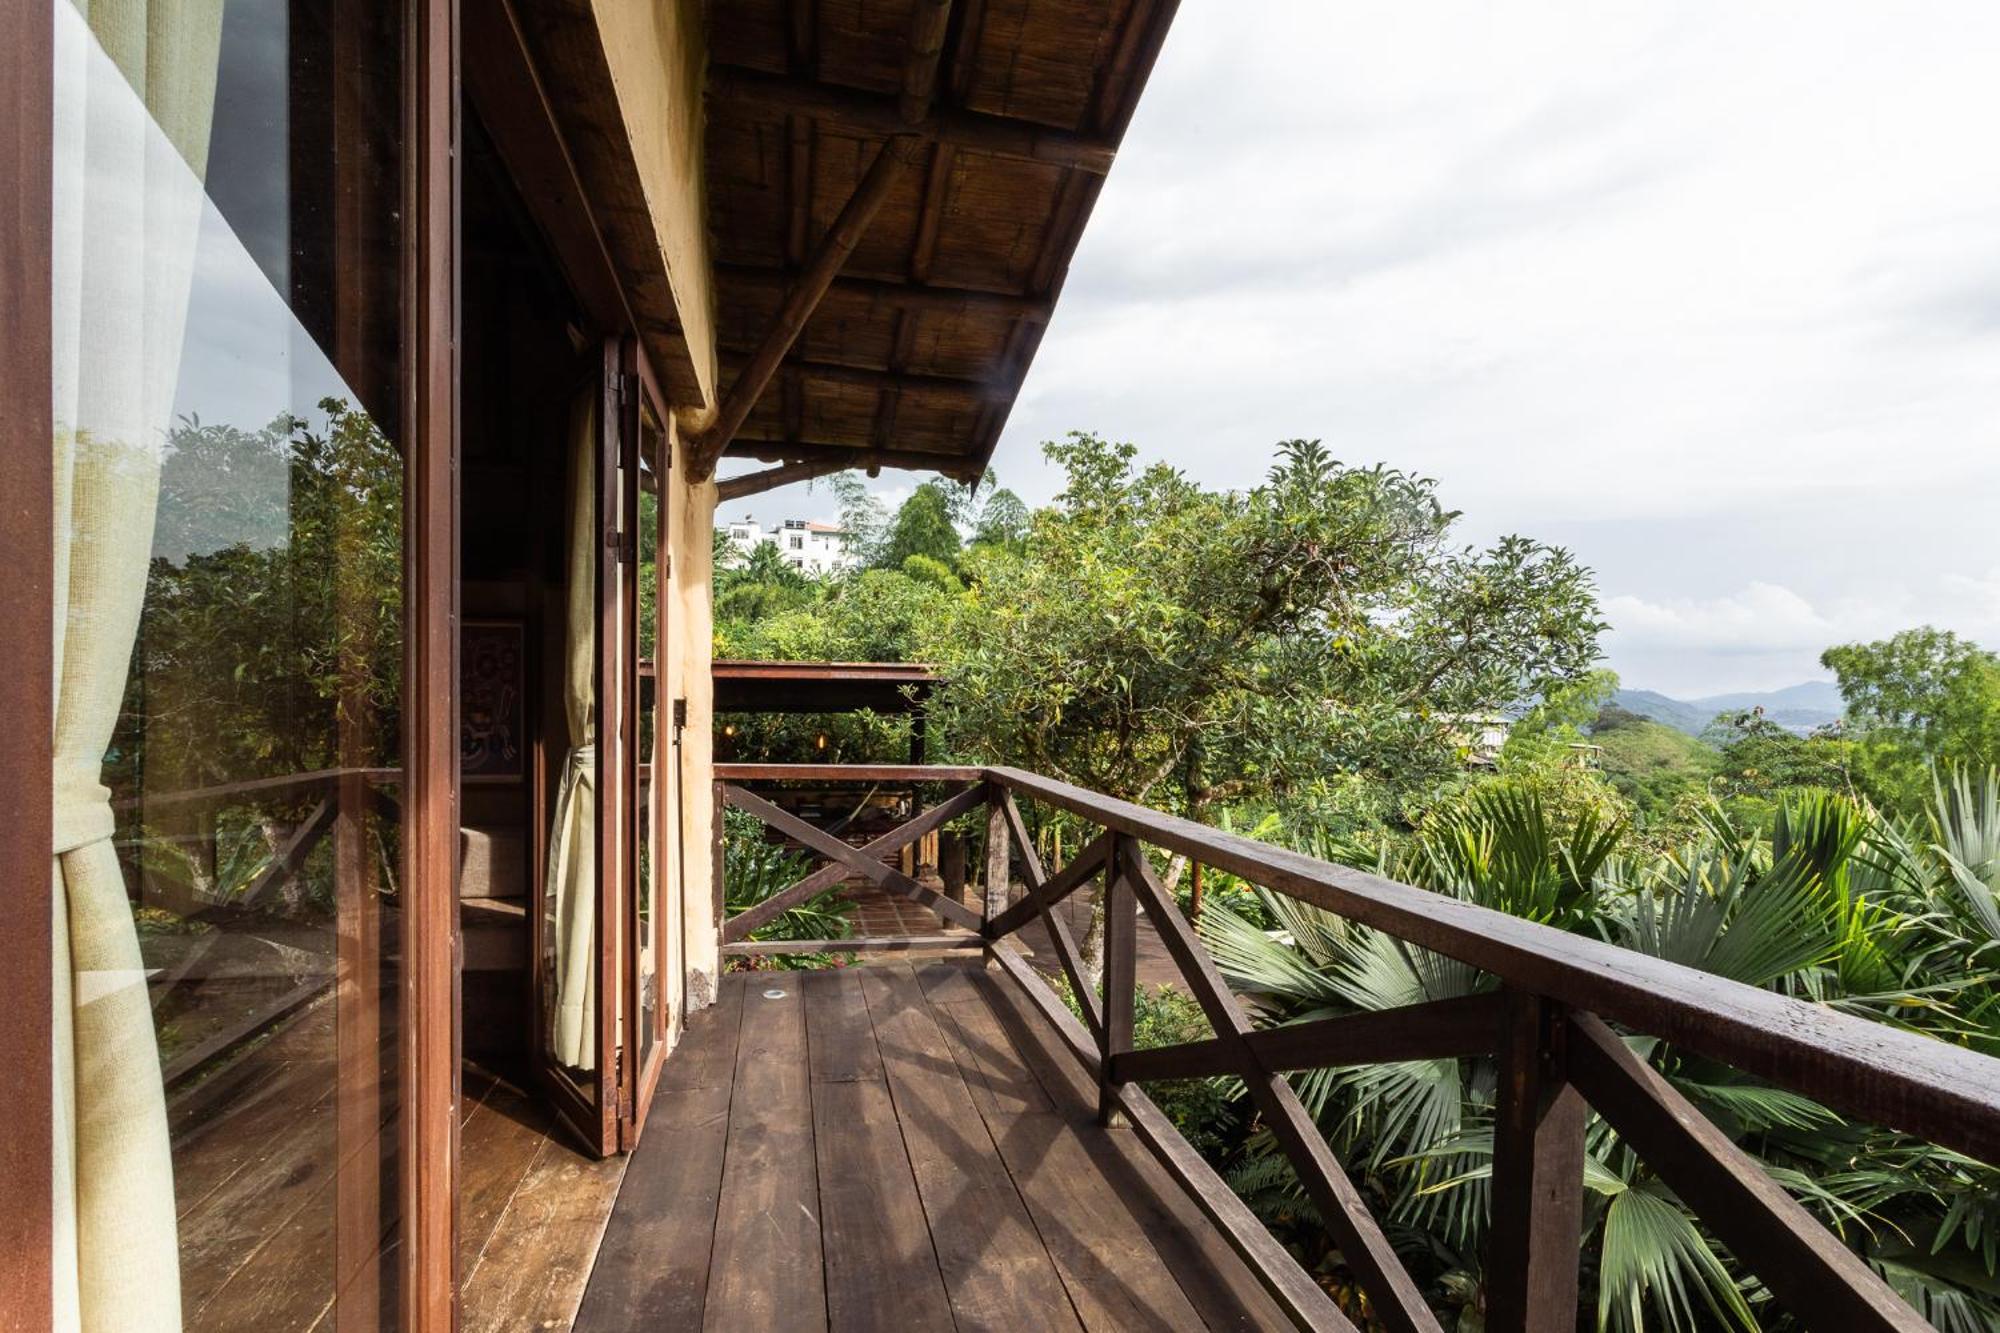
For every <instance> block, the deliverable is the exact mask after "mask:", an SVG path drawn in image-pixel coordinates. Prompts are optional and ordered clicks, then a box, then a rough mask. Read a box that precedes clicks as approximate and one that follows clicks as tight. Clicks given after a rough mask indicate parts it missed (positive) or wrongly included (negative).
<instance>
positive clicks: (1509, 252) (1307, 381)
mask: <svg viewBox="0 0 2000 1333" xmlns="http://www.w3.org/2000/svg"><path fill="white" fill-rule="evenodd" d="M1996 70H2000V5H1995V4H1992V3H1991V2H1990V0H1968V2H1965V3H1926V4H1922V5H1890V4H1883V3H1879V0H1877V2H1873V3H1830V2H1829V0H1817V2H1816V3H1811V4H1804V3H1801V4H1795V5H1778V4H1771V3H1759V4H1755V5H1743V4H1740V3H1737V4H1723V3H1702V4H1689V3H1675V4H1666V3H1655V4H1647V5H1629V6H1628V5H1618V4H1608V3H1603V2H1602V0H1591V3H1580V2H1579V3H1575V4H1568V5H1555V4H1543V3H1537V4H1527V5H1507V6H1485V7H1480V6H1472V5H1466V4H1463V3H1456V2H1454V3H1439V4H1424V3H1414V2H1413V0H1396V2H1395V3H1358V2H1355V0H1349V2H1348V3H1342V4H1339V5H1331V4H1326V3H1313V2H1309V0H1301V2H1299V3H1283V4H1281V3H1274V2H1273V0H1255V3H1233V4H1225V3H1221V2H1220V0H1191V3H1188V4H1184V5H1182V6H1181V12H1180V17H1179V19H1178V20H1177V22H1176V24H1175V28H1174V31H1173V33H1172V35H1171V37H1170V38H1169V40H1168V43H1167V47H1166V51H1165V53H1164V54H1163V56H1162V57H1161V60H1160V64H1159V66H1158V68H1157V70H1156V71H1155V73H1154V76H1153V79H1152V83H1151V85H1150V86H1149V87H1148V89H1147V92H1146V95H1145V98H1144V100H1143V102H1142V103H1141V106H1140V110H1139V114H1138V116H1137V118H1136V120H1135V121H1134V122H1133V125H1132V129H1131V132H1130V135H1129V136H1128V138H1127V140H1126V144H1125V147H1124V150H1123V151H1122V152H1121V153H1120V155H1119V160H1118V164H1117V166H1116V168H1115V170H1114V171H1113V172H1112V174H1111V178H1110V181H1109V183H1108V185H1107V186H1106V188H1105V190H1104V193H1103V195H1102V197H1101V199H1100V201H1099V204H1098V207H1097V212H1096V215H1095V217H1094V218H1093V219H1092V221H1091V224H1090V226H1089V229H1088V230H1087V231H1086V233H1085V236H1084V240H1083V244H1082V247H1081V248H1080V250H1079V251H1078V253H1077V256H1076V261H1075V263H1074V265H1073V266H1072V268H1071V271H1070V278H1069V284H1068V287H1067V288H1066V290H1065V292H1064V295H1063V299H1062V303H1061V305H1060V307H1059V308H1058V310H1057V313H1056V317H1055V320H1054V323H1053V324H1052V326H1051V328H1050V330H1049V334H1048V337H1047V338H1046V339H1045V340H1044V342H1043V344H1042V348H1041V352H1040V355H1039V356H1038V358H1037V359H1036V362H1035V364H1034V367H1033V369H1032V371H1031V373H1030V374H1029V377H1028V381H1027V385H1026V387H1025V389H1024V391H1023V393H1022V395H1021V398H1020V400H1019V402H1018V403H1017V405H1016V407H1015V409H1014V413H1013V416H1012V418H1011V419H1010V421H1009V423H1008V426H1007V430H1006V432H1005V434H1004V435H1003V436H1002V438H1001V441H1000V447H999V450H998V452H997V454H996V456H995V460H994V466H995V469H996V471H997V472H998V473H999V475H1000V479H1001V481H1002V482H1003V484H1005V485H1008V486H1011V487H1013V488H1014V489H1015V490H1017V491H1019V492H1020V493H1021V494H1022V495H1023V497H1024V498H1026V499H1027V500H1028V501H1029V502H1030V503H1038V502H1041V501H1043V500H1046V499H1047V498H1048V497H1049V496H1050V495H1051V494H1052V492H1053V491H1054V489H1055V487H1056V479H1055V477H1054V476H1053V474H1052V472H1051V471H1050V469H1049V468H1048V467H1047V465H1046V464H1045V463H1044V462H1043V461H1042V459H1041V456H1040V449H1039V443H1040V442H1041V441H1042V440H1045V439H1049V438H1053V437H1056V436H1059V435H1061V434H1062V433H1063V432H1065V431H1067V430H1070V429H1073V428H1083V429H1090V430H1095V431H1098V432H1100V433H1102V434H1106V435H1109V436H1113V437H1117V438H1122V439H1129V440H1132V441H1134V442H1135V443H1137V444H1138V445H1139V446H1140V449H1141V453H1142V456H1144V457H1146V458H1164V459H1166V460H1168V461H1170V462H1172V463H1173V464H1175V465H1176V466H1179V467H1182V468H1184V469H1186V470H1187V471H1188V472H1189V473H1190V474H1191V475H1193V476H1195V477H1196V478H1198V479H1199V480H1201V481H1203V482H1205V483H1208V484H1210V485H1216V486H1242V485H1249V484H1252V483H1254V482H1255V481H1256V480H1257V479H1258V477H1259V476H1261V474H1262V472H1263V470H1264V467H1265V466H1266V465H1267V462H1268V459H1269V457H1270V454H1271V446H1272V444H1273V442H1274V441H1277V440H1279V439H1283V438H1287V437H1291V436H1317V437H1320V438H1323V439H1325V440H1327V441H1328V442H1329V444H1330V445H1331V446H1332V447H1333V450H1334V452H1335V454H1336V456H1338V457H1340V458H1342V459H1344V460H1346V461H1350V462H1354V463H1373V462H1376V461H1386V462H1388V463H1391V464H1393V465H1396V466H1398V467H1404V468H1408V469H1412V470H1415V471H1419V472H1422V473H1424V474H1426V475H1429V476H1433V477H1436V478H1437V479H1438V480H1439V481H1440V482H1441V484H1442V488H1443V494H1444V497H1445V499H1446V502H1447V503H1448V504H1449V505H1450V506H1452V507H1454V508H1457V509H1461V510H1463V511H1464V513H1465V518H1464V520H1463V528H1462V535H1463V536H1464V537H1465V539H1467V540H1469V541H1480V542H1484V541H1490V540H1491V539H1492V538H1493V537H1495V536H1497V535H1499V534H1501V533H1505V532H1523V533H1526V534H1529V535H1531V536H1534V537H1538V538H1541V539H1543V540H1547V541H1552V542H1559V543H1561V544H1564V545H1567V546H1569V547H1571V548H1573V549H1574V550H1575V551H1576V552H1577V553H1578V555H1579V557H1580V558H1581V559H1582V560H1583V561H1584V562H1585V563H1587V564H1589V565H1591V566H1592V567H1594V568H1595V569H1596V570H1597V571H1598V575H1599V587H1600V592H1601V595H1602V598H1603V604H1604V610H1605V616H1606V619H1608V620H1609V621H1611V622H1612V625H1613V627H1614V628H1613V631H1612V633H1611V634H1610V635H1609V636H1607V639H1606V641H1605V646H1606V650H1607V652H1608V654H1609V664H1610V665H1611V666H1612V667H1614V668H1616V669H1617V670H1618V672H1619V673H1620V674H1621V676H1622V677H1623V678H1624V680H1625V683H1626V684H1628V685H1632V686H1637V687H1646V688H1653V689H1660V690H1664V691H1667V692H1669V693H1674V694H1679V695H1682V696H1690V695H1696V694H1702V693H1712V692H1719V691H1723V690H1736V689H1760V688H1773V687H1779V686H1783V685H1788V684H1793V683H1796V682H1798V681H1800V680H1805V679H1811V678H1816V677H1819V676H1822V675H1823V674H1824V673H1822V672H1821V671H1820V670H1819V668H1818V665H1817V658H1818V654H1819V651H1820V650H1821V649H1822V648H1823V647H1825V646H1826V645H1827V644H1829V643H1834V642H1842V641H1847V640H1852V639H1856V638H1862V637H1876V636H1880V635H1884V634H1887V633H1890V632H1893V631H1894V630H1896V629H1899V628H1903V627H1906V626H1909V625H1913V624H1919V623H1924V622H1929V623H1932V624H1937V625H1941V626H1944V627H1947V628H1951V629H1955V630H1957V631H1959V632H1961V633H1964V634H1968V635H1971V636H1972V637H1974V638H1977V639H1980V640H1981V641H1983V642H1986V643H1988V644H1989V645H1995V646H2000V541H1996V540H1995V529H1996V522H1995V518H1996V515H1995V510H1996V507H2000V75H1996V73H1995V71H1996ZM912 480H914V479H913V478H909V477H899V476H896V475H895V474H885V475H884V477H883V478H882V489H883V491H884V494H885V498H887V499H890V500H891V501H893V500H894V499H895V498H896V496H897V494H899V493H906V492H907V489H908V486H909V485H910V484H911V482H912ZM829 506H830V500H829V497H828V495H827V492H826V491H825V489H824V488H821V489H819V490H817V491H816V492H813V493H810V494H806V493H803V492H802V491H800V490H799V489H796V488H794V489H789V490H785V491H776V492H772V493H771V495H770V496H769V497H768V498H766V499H764V500H763V501H761V502H760V503H758V504H757V505H756V506H755V509H756V512H757V513H758V515H759V517H761V518H763V519H765V520H766V521H769V520H771V519H775V518H779V517H786V516H805V515H814V516H817V515H820V514H822V513H824V512H825V511H826V510H827V509H828V508H829Z"/></svg>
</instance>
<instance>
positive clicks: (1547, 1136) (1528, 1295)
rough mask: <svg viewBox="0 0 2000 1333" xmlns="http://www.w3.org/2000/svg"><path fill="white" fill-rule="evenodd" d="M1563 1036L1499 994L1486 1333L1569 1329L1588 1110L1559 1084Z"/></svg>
mask: <svg viewBox="0 0 2000 1333" xmlns="http://www.w3.org/2000/svg"><path fill="white" fill-rule="evenodd" d="M1567 1029H1568V1023H1567V1021H1566V1019H1565V1016H1564V1014H1563V1011H1562V1007H1561V1006H1560V1005H1557V1004H1555V1003H1553V1002H1552V1001H1549V1000H1545V999H1542V998H1541V997H1540V996H1535V995H1529V994H1526V993H1523V992H1519V991H1510V992H1508V994H1507V1017H1506V1026H1505V1029H1504V1031H1503V1033H1502V1037H1501V1047H1500V1086H1499V1089H1498V1099H1499V1105H1498V1107H1497V1108H1496V1110H1497V1115H1496V1119H1495V1123H1494V1126H1493V1221H1492V1227H1491V1231H1490V1235H1491V1237H1492V1239H1491V1240H1490V1241H1488V1243H1487V1244H1488V1252H1487V1260H1486V1274H1487V1277H1486V1312H1487V1313H1486V1326H1487V1328H1489V1329H1491V1330H1493V1333H1570V1330H1572V1329H1574V1328H1575V1326H1576V1290H1577V1288H1576V1284H1577V1250H1578V1246H1579V1243H1580V1240H1581V1235H1582V1226H1583V1127H1584V1117H1585V1113H1586V1110H1587V1109H1588V1108H1587V1107H1586V1106H1585V1104H1584V1100H1583V1097H1582V1095H1581V1094H1579V1093H1578V1092H1577V1090H1576V1089H1575V1088H1574V1087H1572V1086H1571V1085H1570V1083H1569V1080H1568V1077H1567V1074H1566V1066H1567V1060H1566V1058H1565V1047H1566V1042H1565V1040H1564V1036H1565V1033H1566V1032H1567Z"/></svg>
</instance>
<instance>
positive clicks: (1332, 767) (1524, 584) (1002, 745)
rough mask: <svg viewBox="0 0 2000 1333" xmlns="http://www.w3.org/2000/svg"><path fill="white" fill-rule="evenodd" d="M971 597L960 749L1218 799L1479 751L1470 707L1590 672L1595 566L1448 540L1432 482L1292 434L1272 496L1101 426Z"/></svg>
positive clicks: (956, 630) (1407, 774)
mask: <svg viewBox="0 0 2000 1333" xmlns="http://www.w3.org/2000/svg"><path fill="white" fill-rule="evenodd" d="M1047 450H1048V453H1049V456H1050V457H1051V458H1052V459H1053V460H1054V461H1055V462H1056V463H1058V464H1059V465H1060V466H1061V467H1062V468H1063V470H1064V473H1065V477H1066V484H1065V486H1064V489H1063V491H1062V493H1061V494H1060V495H1058V496H1057V498H1056V500H1055V502H1054V504H1052V505H1051V506H1049V507H1048V508H1045V509H1043V510H1040V511H1037V512H1036V513H1035V514H1034V515H1033V517H1032V520H1031V523H1030V525H1029V528H1028V531H1027V534H1026V538H1025V542H1024V544H1023V546H1022V548H1021V549H1020V550H1018V551H1015V550H1011V549H1006V548H999V549H995V550H992V551H990V552H989V553H988V554H987V555H986V557H985V558H984V559H983V560H982V561H981V562H980V564H979V566H978V579H977V582H976V584H975V586H974V588H973V590H972V592H971V593H970V595H969V596H968V597H967V598H965V599H964V600H963V601H962V602H960V603H958V604H957V605H956V606H955V608H954V612H955V613H954V615H953V616H952V618H951V622H950V626H949V631H950V632H949V633H948V634H947V635H945V636H944V637H943V639H942V641H941V644H940V652H941V654H942V655H943V656H944V658H945V660H947V661H948V664H949V674H950V684H949V687H948V689H947V691H946V692H945V695H944V713H945V716H946V718H947V720H948V724H949V725H948V732H949V734H950V736H951V737H952V739H953V742H954V744H955V745H956V746H957V747H958V748H959V749H960V751H961V752H963V753H966V754H968V755H977V756H980V757H986V758H991V759H996V760H1005V761H1009V762H1015V763H1020V764H1024V765H1026V766H1029V767H1034V768H1038V769H1042V770H1044V771H1048V772H1052V773H1056V774H1059V775H1062V776H1065V777H1068V778H1071V779H1074V780H1076V781H1078V782H1081V783H1084V784H1086V785H1089V786H1092V787H1095V788H1097V789H1099V790H1103V791H1108V792H1112V793H1115V794H1119V795H1124V796H1129V797H1132V798H1135V799H1136V798H1147V799H1151V800H1154V801H1156V802H1168V803H1179V804H1181V805H1182V806H1183V808H1185V809H1189V810H1194V811H1198V810H1200V809H1203V808H1205V807H1207V806H1209V805H1211V804H1213V803H1214V802H1216V801H1219V800H1226V799H1237V798H1242V797H1245V796H1248V795H1252V794H1269V793H1271V792H1275V791H1279V790H1298V789H1301V788H1305V787H1325V786H1327V785H1329V784H1334V783H1338V782H1340V781H1341V779H1343V778H1347V777H1361V778H1366V779H1368V780H1371V781H1374V782H1378V783H1380V784H1381V787H1382V790H1383V792H1384V794H1385V795H1386V794H1389V793H1393V792H1395V791H1398V790H1400V789H1402V788H1404V787H1406V786H1408V785H1409V784H1411V783H1412V782H1420V781H1423V780H1427V779H1432V778H1435V777H1436V776H1438V775H1440V774H1442V773H1444V772H1446V771H1449V770H1451V769H1453V768H1455V767H1456V765H1457V763H1458V754H1459V745H1458V739H1459V734H1460V732H1461V730H1462V729H1463V726H1464V725H1465V722H1466V719H1468V718H1470V717H1473V716H1477V715H1480V714H1484V713H1489V712H1491V711H1493V710H1495V709H1498V708H1501V707H1503V706H1505V705H1508V704H1512V703H1515V702H1517V701H1519V700H1522V699H1524V698H1527V697H1529V696H1532V695H1535V694H1538V693H1544V692H1547V691H1549V690H1552V689H1554V688H1556V687H1557V686H1558V685H1560V684H1561V683H1563V682H1566V681H1570V680H1574V679H1577V678H1579V677H1581V676H1582V675H1583V674H1584V673H1586V672H1588V671H1589V669H1590V667H1591V665H1592V663H1593V662H1594V661H1595V659H1596V657H1597V634H1598V631H1599V629H1600V628H1601V624H1600V622H1599V620H1598V618H1597V603H1596V597H1595V593H1594V591H1593V588H1592V585H1591V578H1590V574H1589V571H1587V570H1585V569H1584V568H1582V567H1581V566H1579V565H1578V564H1577V563H1576V562H1575V561H1574V560H1573V559H1572V558H1571V557H1570V555H1569V554H1568V553H1567V552H1565V551H1562V550H1559V549H1557V548H1553V547H1549V546H1544V545H1542V544H1539V543H1536V542H1533V541H1530V540H1528V539H1526V538H1520V537H1509V538H1506V539H1503V540H1502V541H1501V542H1499V543H1497V544H1496V545H1495V546H1493V547H1491V548H1490V549H1487V550H1474V549H1471V548H1465V547H1459V546H1455V545H1453V544H1452V543H1451V532H1452V528H1453V526H1454V524H1455V521H1456V519H1457V517H1458V516H1457V515H1456V514H1455V513H1452V512H1450V511H1447V510H1445V509H1444V507H1443V506H1442V505H1441V504H1440V503H1439V502H1438V499H1437V496H1436V488H1435V485H1434V483H1432V482H1431V481H1429V480H1427V479H1424V478H1420V477H1415V476H1412V475H1409V474H1407V473H1404V472H1400V471H1397V470H1395V469H1391V468H1386V467H1366V468H1364V467H1349V466H1345V465H1343V464H1341V463H1339V462H1337V461H1335V460H1334V459H1333V458H1332V456H1331V455H1330V454H1329V453H1328V451H1327V450H1326V448H1325V447H1324V446H1323V445H1321V444H1320V443H1319V442H1317V441H1308V440H1294V441H1289V442H1286V443H1285V444H1283V445H1281V446H1280V447H1279V457H1278V460H1277V462H1276V464H1275V465H1274V466H1273V467H1272V468H1271V470H1270V472H1269V474H1268V476H1267V477H1266V479H1265V482H1264V484H1263V485H1261V486H1258V487H1255V488H1253V489H1251V490H1248V491H1218V490H1210V489H1207V488H1204V487H1202V486H1200V485H1198V484H1197V483H1195V482H1193V481H1191V480H1190V479H1189V478H1188V477H1186V476H1185V475H1183V474H1182V473H1180V472H1178V471H1176V470H1174V469H1172V468H1169V467H1165V466H1163V465H1152V466H1147V467H1138V466H1136V465H1135V459H1136V453H1137V451H1136V450H1135V449H1134V447H1133V446H1131V445H1129V444H1115V443H1111V442H1108V441H1106V440H1103V439H1101V438H1100V437H1098V436H1095V435H1088V434H1080V433H1079V434H1072V435H1071V436H1070V437H1069V438H1068V439H1067V440H1065V441H1062V442H1060V443H1055V444H1051V445H1049V446H1047Z"/></svg>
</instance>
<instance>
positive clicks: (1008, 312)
mask: <svg viewBox="0 0 2000 1333" xmlns="http://www.w3.org/2000/svg"><path fill="white" fill-rule="evenodd" d="M716 268H717V271H718V272H720V273H721V274H722V275H723V276H724V277H725V278H727V279H728V280H729V281H730V282H731V283H732V284H734V285H736V286H739V287H764V288H767V289H769V288H782V287H785V286H786V285H787V284H788V283H789V282H790V281H791V280H792V277H793V274H792V273H790V272H789V271H788V270H786V269H781V268H764V267H759V266H757V265H754V264H718V265H717V266H716ZM829 290H830V291H833V292H838V293H840V294H841V295H843V296H851V297H859V298H861V299H863V300H866V301H869V302H871V303H873V304H877V305H881V306H884V307H887V308H891V309H896V310H915V311H919V312H921V313H923V314H927V315H932V314H934V315H995V316H999V317H1001V318H1004V319H1022V320H1031V321H1037V322H1041V323H1047V322H1048V318H1049V303H1048V302H1047V301H1044V300H1042V299H1041V298H1040V297H1037V296H1027V295H1022V294H1019V293H1015V292H994V291H985V290H981V289H979V288H974V287H953V286H950V285H947V284H944V283H934V282H928V281H926V282H891V281H885V280H883V279H881V278H862V277H854V276H842V277H838V278H835V279H834V281H833V285H832V286H831V287H830V288H829Z"/></svg>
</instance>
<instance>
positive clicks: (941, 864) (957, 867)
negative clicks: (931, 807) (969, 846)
mask: <svg viewBox="0 0 2000 1333" xmlns="http://www.w3.org/2000/svg"><path fill="white" fill-rule="evenodd" d="M938 878H939V879H940V880H942V881H943V882H944V896H945V897H947V898H951V899H954V900H956V901H958V902H964V901H965V839H964V838H962V837H960V836H959V835H958V834H956V833H954V832H952V831H951V830H950V829H946V830H945V831H944V832H943V833H940V834H939V835H938Z"/></svg>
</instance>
